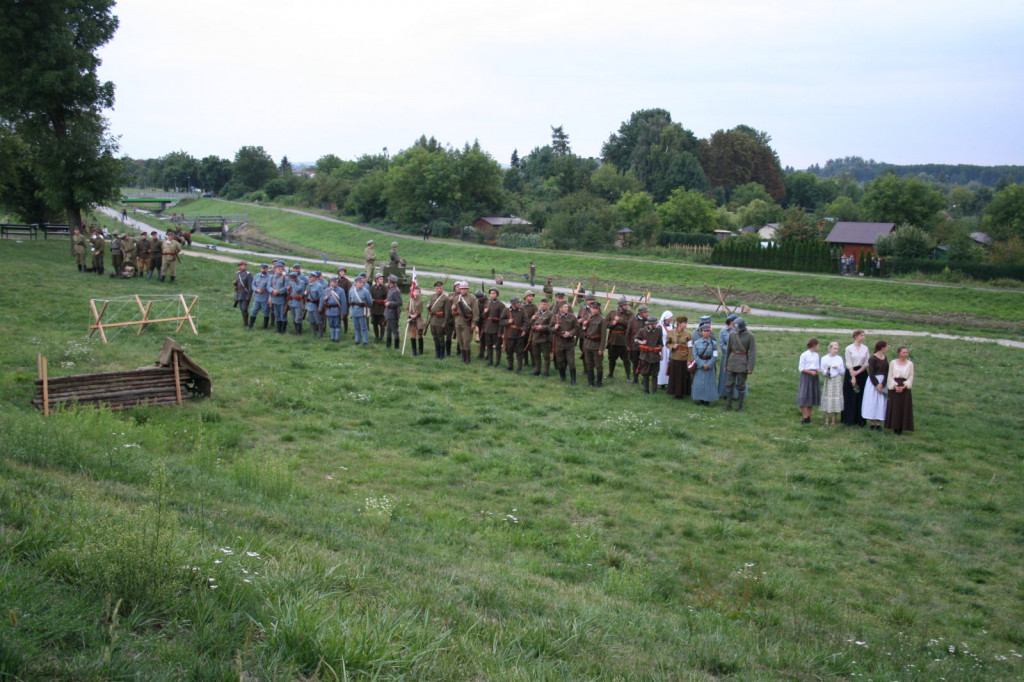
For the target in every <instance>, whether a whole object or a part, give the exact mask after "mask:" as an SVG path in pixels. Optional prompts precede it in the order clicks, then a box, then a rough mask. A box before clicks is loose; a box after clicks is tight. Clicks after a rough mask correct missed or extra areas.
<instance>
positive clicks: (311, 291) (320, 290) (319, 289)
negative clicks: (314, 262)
mask: <svg viewBox="0 0 1024 682" xmlns="http://www.w3.org/2000/svg"><path fill="white" fill-rule="evenodd" d="M326 288H327V285H325V284H324V280H323V273H322V272H320V271H319V270H314V271H313V274H312V276H311V277H310V278H309V284H308V285H307V286H306V317H308V318H309V327H310V329H312V331H313V338H314V339H322V338H323V337H324V316H323V313H321V312H320V305H321V301H322V300H323V296H324V290H325V289H326ZM332 333H333V330H332Z"/></svg>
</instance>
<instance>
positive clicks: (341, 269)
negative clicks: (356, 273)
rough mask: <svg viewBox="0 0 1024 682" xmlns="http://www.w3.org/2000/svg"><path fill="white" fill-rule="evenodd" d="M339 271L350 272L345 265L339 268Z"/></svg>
mask: <svg viewBox="0 0 1024 682" xmlns="http://www.w3.org/2000/svg"><path fill="white" fill-rule="evenodd" d="M338 272H344V273H348V270H347V269H345V267H344V266H342V267H340V268H338Z"/></svg>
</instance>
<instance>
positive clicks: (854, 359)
mask: <svg viewBox="0 0 1024 682" xmlns="http://www.w3.org/2000/svg"><path fill="white" fill-rule="evenodd" d="M843 355H845V356H846V366H847V367H849V368H850V369H853V368H854V367H863V366H864V365H866V364H868V356H869V355H871V352H870V351H869V350H868V347H867V345H866V344H863V343H862V344H860V350H858V349H857V345H856V344H853V343H851V344H850V345H849V346H847V347H846V352H845V353H843Z"/></svg>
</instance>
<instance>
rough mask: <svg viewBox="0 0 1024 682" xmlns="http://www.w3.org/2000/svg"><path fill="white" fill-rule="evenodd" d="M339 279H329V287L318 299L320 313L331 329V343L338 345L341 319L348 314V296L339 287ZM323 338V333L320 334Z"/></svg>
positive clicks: (335, 277)
mask: <svg viewBox="0 0 1024 682" xmlns="http://www.w3.org/2000/svg"><path fill="white" fill-rule="evenodd" d="M340 282H341V278H340V277H337V276H334V277H331V281H330V285H329V286H328V287H327V288H326V289H324V291H323V295H322V296H321V297H320V313H321V314H322V315H323V316H324V317H325V318H326V320H327V325H328V326H329V327H330V328H331V341H332V342H334V343H338V342H339V341H340V340H341V319H342V317H343V316H345V315H346V314H347V312H348V296H347V295H346V293H345V290H344V289H343V288H342V287H341V284H340ZM321 336H323V332H321Z"/></svg>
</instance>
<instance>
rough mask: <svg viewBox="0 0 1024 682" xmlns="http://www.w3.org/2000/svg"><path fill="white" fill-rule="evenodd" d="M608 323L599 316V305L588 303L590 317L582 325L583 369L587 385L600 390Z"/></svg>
mask: <svg viewBox="0 0 1024 682" xmlns="http://www.w3.org/2000/svg"><path fill="white" fill-rule="evenodd" d="M607 330H608V321H607V320H606V319H604V315H602V314H601V304H600V303H598V302H597V301H591V302H590V315H589V316H588V317H587V321H586V322H584V323H583V369H584V370H586V372H587V383H589V384H590V385H591V386H596V387H597V388H601V386H602V385H603V384H602V381H603V379H604V347H605V336H607Z"/></svg>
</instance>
